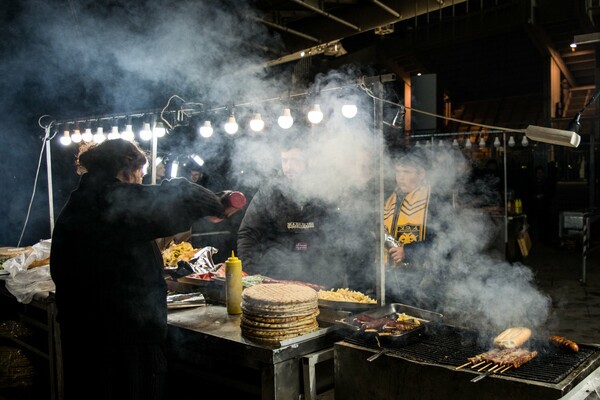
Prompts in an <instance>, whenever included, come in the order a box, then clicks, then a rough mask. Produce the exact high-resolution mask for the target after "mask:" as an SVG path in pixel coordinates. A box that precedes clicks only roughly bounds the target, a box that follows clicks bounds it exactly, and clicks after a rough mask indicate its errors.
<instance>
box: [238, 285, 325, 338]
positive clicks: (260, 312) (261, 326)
mask: <svg viewBox="0 0 600 400" xmlns="http://www.w3.org/2000/svg"><path fill="white" fill-rule="evenodd" d="M318 300H319V297H318V295H317V291H316V290H314V289H312V288H310V287H308V286H303V285H296V284H285V283H267V284H257V285H254V286H251V287H249V288H246V289H245V290H244V292H243V293H242V318H241V324H240V326H241V328H242V335H243V336H244V337H246V338H248V339H250V340H254V341H258V342H264V343H273V344H277V343H279V342H280V341H281V340H285V339H291V338H294V337H296V336H300V335H305V334H307V333H310V332H314V331H316V330H317V329H319V324H318V323H317V315H319V303H318Z"/></svg>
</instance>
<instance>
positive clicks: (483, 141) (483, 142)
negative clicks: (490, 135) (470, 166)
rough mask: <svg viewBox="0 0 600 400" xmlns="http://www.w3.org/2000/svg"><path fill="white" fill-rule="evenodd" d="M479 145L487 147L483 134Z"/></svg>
mask: <svg viewBox="0 0 600 400" xmlns="http://www.w3.org/2000/svg"><path fill="white" fill-rule="evenodd" d="M479 147H485V139H484V138H483V136H482V137H481V139H479Z"/></svg>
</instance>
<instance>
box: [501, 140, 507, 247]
mask: <svg viewBox="0 0 600 400" xmlns="http://www.w3.org/2000/svg"><path fill="white" fill-rule="evenodd" d="M502 146H503V147H504V151H503V153H504V155H503V160H504V163H503V164H504V168H503V169H504V258H506V255H507V254H508V172H507V170H506V132H502Z"/></svg>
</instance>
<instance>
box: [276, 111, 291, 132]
mask: <svg viewBox="0 0 600 400" xmlns="http://www.w3.org/2000/svg"><path fill="white" fill-rule="evenodd" d="M277 123H278V124H279V126H280V127H281V128H283V129H289V128H291V127H292V125H293V124H294V118H292V112H291V111H290V109H289V108H284V109H283V114H281V115H280V116H279V118H277Z"/></svg>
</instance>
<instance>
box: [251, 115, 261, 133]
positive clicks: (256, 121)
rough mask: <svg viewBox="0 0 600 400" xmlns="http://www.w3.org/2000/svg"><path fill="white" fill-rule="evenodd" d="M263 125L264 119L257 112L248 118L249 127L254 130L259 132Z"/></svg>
mask: <svg viewBox="0 0 600 400" xmlns="http://www.w3.org/2000/svg"><path fill="white" fill-rule="evenodd" d="M264 127H265V121H263V119H262V118H261V116H260V114H259V113H256V114H254V116H253V117H252V119H251V120H250V129H252V130H253V131H254V132H260V131H262V130H263V128H264Z"/></svg>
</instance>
